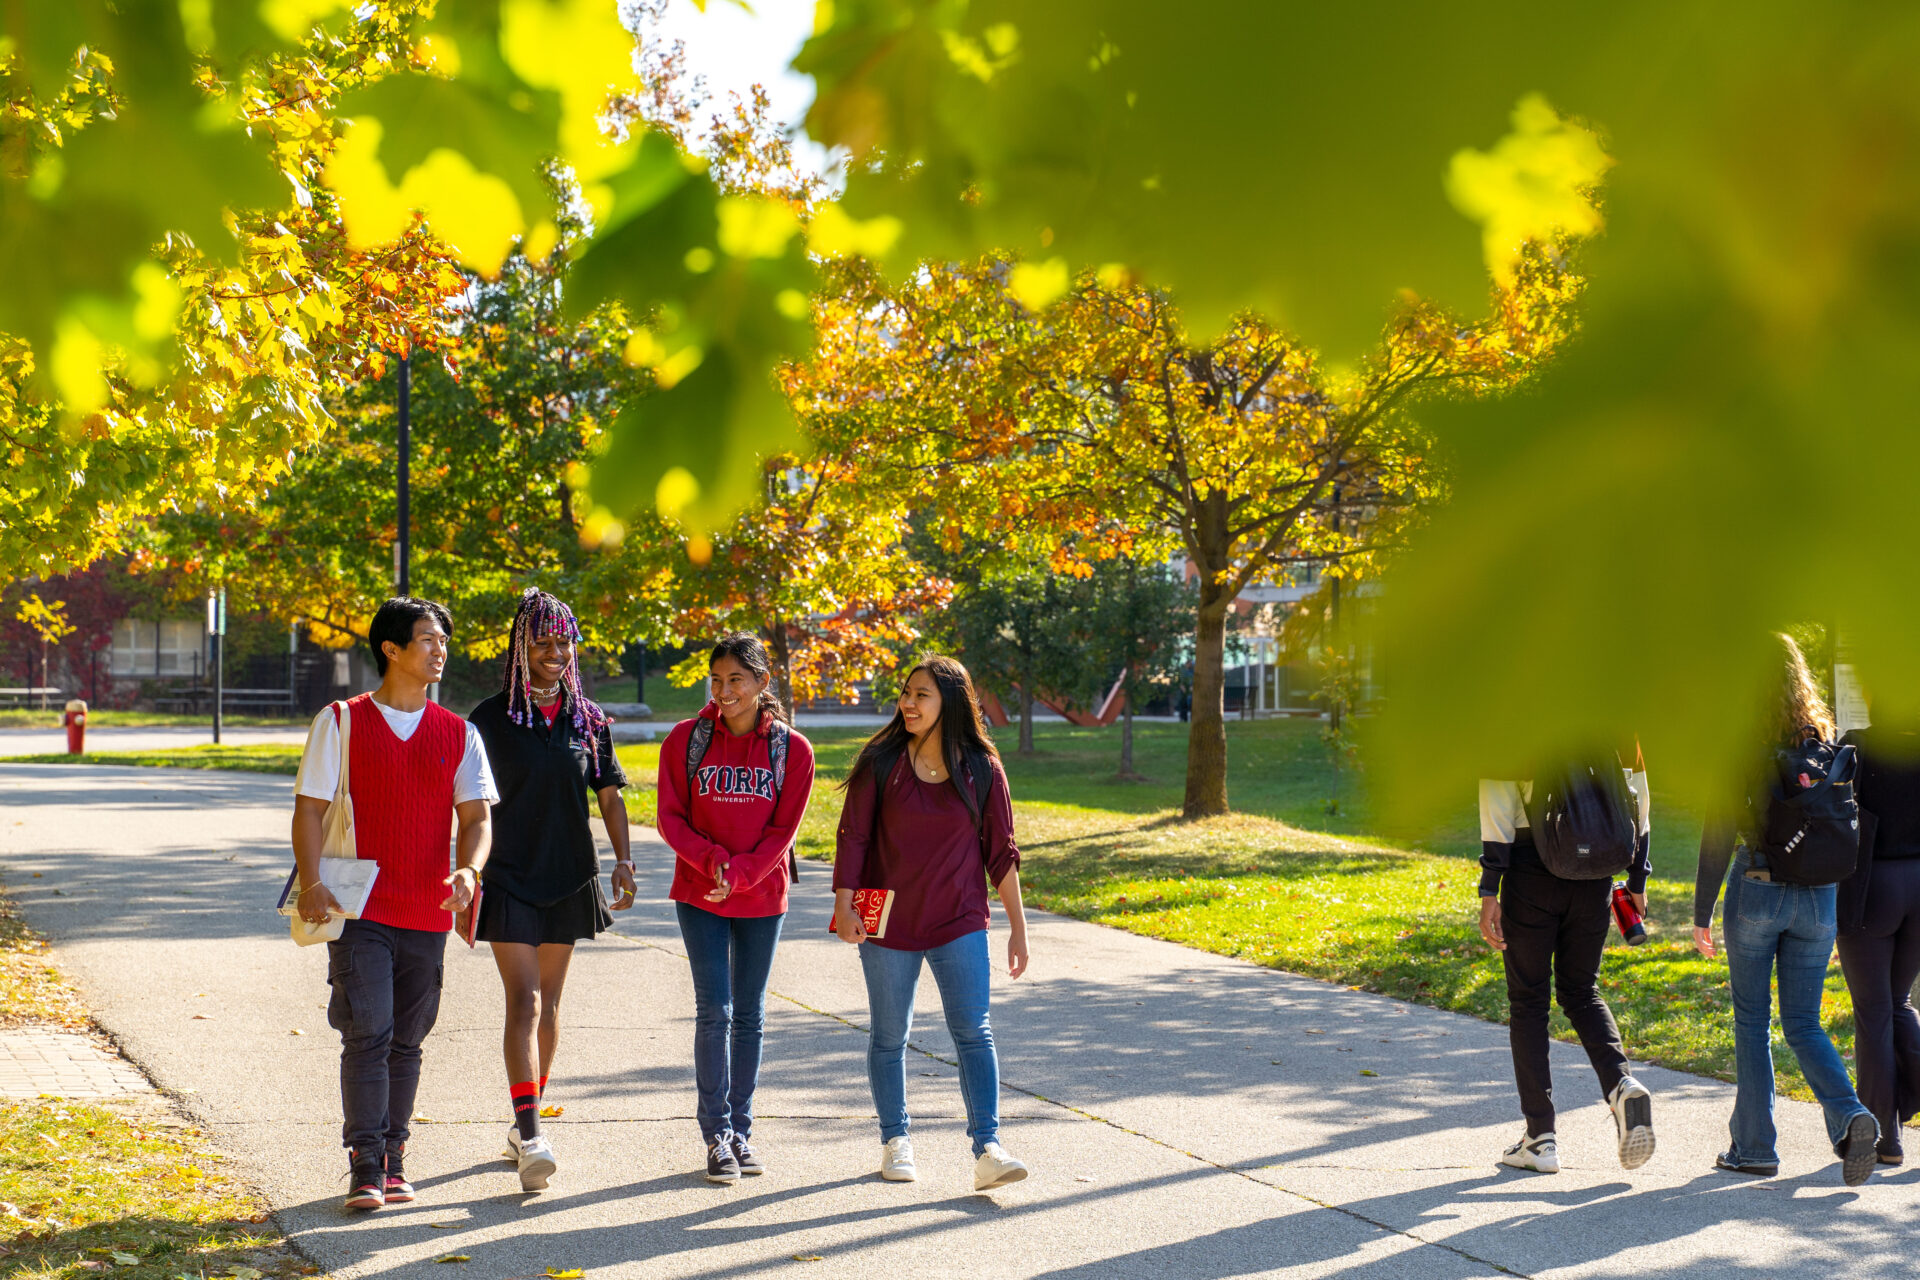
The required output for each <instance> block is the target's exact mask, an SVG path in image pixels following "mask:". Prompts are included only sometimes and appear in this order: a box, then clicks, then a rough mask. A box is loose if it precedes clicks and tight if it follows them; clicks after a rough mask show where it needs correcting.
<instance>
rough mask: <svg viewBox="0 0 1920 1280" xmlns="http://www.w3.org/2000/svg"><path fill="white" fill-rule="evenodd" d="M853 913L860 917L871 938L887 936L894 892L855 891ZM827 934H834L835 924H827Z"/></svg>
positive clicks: (888, 890) (830, 922)
mask: <svg viewBox="0 0 1920 1280" xmlns="http://www.w3.org/2000/svg"><path fill="white" fill-rule="evenodd" d="M853 913H854V914H855V915H857V916H859V917H860V923H861V924H862V925H864V926H866V930H867V936H868V937H869V938H884V937H886V936H887V917H888V916H890V915H892V914H893V890H891V889H855V890H854V891H853ZM827 932H828V933H832V932H833V922H832V921H831V920H829V921H828V922H827Z"/></svg>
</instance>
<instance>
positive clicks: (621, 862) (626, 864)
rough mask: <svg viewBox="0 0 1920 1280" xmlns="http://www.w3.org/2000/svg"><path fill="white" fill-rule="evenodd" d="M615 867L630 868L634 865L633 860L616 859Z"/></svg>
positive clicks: (614, 861)
mask: <svg viewBox="0 0 1920 1280" xmlns="http://www.w3.org/2000/svg"><path fill="white" fill-rule="evenodd" d="M613 865H614V866H616V867H630V866H632V865H633V859H632V858H615V859H614V860H613Z"/></svg>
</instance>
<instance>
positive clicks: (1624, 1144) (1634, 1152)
mask: <svg viewBox="0 0 1920 1280" xmlns="http://www.w3.org/2000/svg"><path fill="white" fill-rule="evenodd" d="M1607 1107H1608V1109H1609V1110H1611V1111H1612V1112H1613V1127H1614V1131H1615V1132H1616V1133H1618V1134H1619V1136H1620V1167H1621V1168H1622V1169H1638V1168H1639V1167H1640V1166H1641V1165H1643V1164H1645V1163H1646V1162H1647V1161H1648V1159H1650V1158H1651V1157H1652V1155H1653V1095H1652V1094H1651V1093H1648V1092H1647V1086H1645V1085H1643V1084H1641V1083H1640V1082H1639V1081H1638V1080H1635V1079H1634V1078H1633V1077H1632V1076H1625V1077H1622V1078H1621V1081H1620V1083H1619V1084H1617V1085H1615V1086H1613V1092H1612V1093H1610V1094H1608V1095H1607Z"/></svg>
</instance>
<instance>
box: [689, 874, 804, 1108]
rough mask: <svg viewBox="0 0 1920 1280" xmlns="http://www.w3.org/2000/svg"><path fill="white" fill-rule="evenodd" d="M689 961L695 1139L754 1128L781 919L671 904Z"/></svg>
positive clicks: (782, 918) (782, 916)
mask: <svg viewBox="0 0 1920 1280" xmlns="http://www.w3.org/2000/svg"><path fill="white" fill-rule="evenodd" d="M673 905H674V908H675V910H676V912H677V914H678V915H679V917H680V939H681V941H682V942H684V943H685V944H686V948H687V959H688V960H689V961H691V962H692V964H693V1075H694V1080H695V1082H696V1084H697V1085H698V1087H699V1091H700V1107H699V1113H698V1114H699V1119H700V1136H701V1137H702V1138H705V1139H706V1140H707V1142H708V1144H709V1145H711V1144H712V1143H713V1142H714V1140H715V1139H717V1138H719V1137H720V1135H721V1134H723V1133H728V1132H732V1133H737V1134H739V1135H740V1136H741V1137H743V1138H744V1137H746V1136H747V1135H748V1134H750V1133H751V1132H752V1131H753V1088H754V1086H755V1085H757V1084H758V1083H759V1082H760V1041H761V1032H762V1030H763V1028H764V1027H765V1025H766V1015H767V975H768V974H769V973H770V972H772V970H773V949H774V948H775V947H777V946H778V945H779V944H780V925H781V923H782V922H783V921H785V920H786V916H785V915H777V916H748V917H745V918H740V919H734V918H729V917H727V916H719V915H715V914H714V913H713V912H711V911H702V910H701V909H700V908H699V907H696V906H693V905H692V904H690V903H685V902H676V903H674V904H673Z"/></svg>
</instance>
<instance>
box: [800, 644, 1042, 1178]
mask: <svg viewBox="0 0 1920 1280" xmlns="http://www.w3.org/2000/svg"><path fill="white" fill-rule="evenodd" d="M845 785H846V796H847V798H846V803H845V805H844V806H843V807H842V809H841V812H840V831H839V838H838V844H837V847H836V849H835V853H834V863H833V889H834V909H833V927H834V931H835V932H836V933H838V934H839V935H840V937H841V939H842V940H844V941H846V942H849V943H853V944H855V945H857V946H859V948H860V968H861V971H862V972H863V974H864V975H865V977H866V981H867V1004H868V1009H869V1013H870V1016H871V1018H872V1022H873V1033H872V1039H871V1041H870V1042H869V1044H868V1048H867V1080H868V1083H869V1084H870V1085H871V1086H872V1088H873V1106H874V1111H875V1112H876V1113H877V1115H878V1116H879V1120H880V1142H881V1151H880V1176H881V1177H882V1178H884V1179H886V1180H887V1181H889V1182H912V1181H914V1180H915V1179H916V1178H917V1177H918V1176H919V1175H918V1171H917V1169H916V1168H915V1165H914V1160H913V1141H912V1139H911V1137H910V1136H909V1134H908V1130H909V1128H910V1126H911V1121H910V1120H909V1118H908V1116H907V1072H906V1050H907V1036H908V1035H909V1034H911V1032H912V1030H913V995H914V989H915V988H916V987H917V986H918V985H919V981H920V966H921V963H922V962H923V961H924V962H925V963H926V965H927V967H928V968H930V969H932V970H933V980H934V982H935V983H937V984H938V985H939V988H940V1005H941V1008H942V1009H943V1010H944V1011H945V1013H946V1016H947V1030H948V1031H949V1032H950V1033H951V1034H952V1036H953V1045H954V1049H955V1051H956V1053H957V1054H958V1057H959V1059H960V1095H961V1098H962V1099H963V1100H964V1101H965V1103H966V1107H967V1137H968V1138H969V1139H970V1140H971V1141H972V1143H973V1154H974V1166H973V1188H974V1190H975V1191H991V1190H993V1189H994V1188H996V1187H1002V1186H1005V1185H1007V1184H1008V1183H1012V1182H1018V1181H1020V1180H1021V1179H1022V1178H1025V1177H1026V1176H1027V1166H1026V1165H1025V1164H1023V1163H1022V1162H1021V1161H1019V1160H1016V1159H1014V1158H1013V1157H1012V1156H1011V1155H1009V1154H1008V1153H1007V1149H1006V1147H1005V1146H1003V1145H1002V1144H1001V1142H1000V1058H999V1054H998V1051H997V1050H996V1049H995V1047H994V1043H993V1028H992V1025H991V1024H990V1022H989V1018H988V1005H989V1002H990V979H991V974H992V968H993V966H992V961H991V960H990V959H989V957H988V948H987V928H988V925H989V924H990V918H989V909H988V905H987V885H988V883H989V882H991V883H992V884H993V885H994V886H995V888H997V889H998V890H999V893H1000V903H1001V905H1002V906H1003V907H1004V908H1005V909H1006V913H1007V924H1008V938H1007V969H1008V972H1009V974H1010V975H1011V976H1012V977H1015V978H1018V977H1019V976H1020V975H1021V974H1022V973H1023V972H1025V971H1026V967H1027V918H1026V913H1025V912H1024V910H1023V909H1022V907H1021V902H1020V850H1019V849H1018V848H1017V847H1016V846H1015V845H1014V842H1013V800H1012V797H1011V796H1010V794H1009V793H1008V790H1007V775H1006V773H1005V772H1004V771H1003V770H1002V769H1001V767H1000V757H999V755H998V754H997V753H996V752H995V751H994V748H993V740H992V739H991V738H989V737H988V736H987V733H986V728H985V726H984V725H983V724H982V723H981V720H980V706H979V702H978V700H977V699H976V698H975V696H974V692H973V681H972V679H971V678H970V677H969V676H968V675H967V669H966V668H965V667H963V666H961V665H960V664H959V663H958V662H955V661H954V660H953V659H951V658H942V657H930V658H926V659H924V660H922V661H921V662H920V663H918V664H917V665H915V666H914V668H913V669H912V670H911V671H910V672H908V673H907V678H906V680H905V681H904V682H903V685H902V688H901V692H900V701H899V705H898V707H897V708H896V710H895V712H894V716H893V719H892V720H891V721H889V722H888V723H887V725H886V727H885V728H883V729H881V730H880V732H878V733H876V734H875V735H874V736H873V737H872V738H871V739H870V740H869V741H868V742H867V744H866V746H865V747H863V748H862V749H861V751H860V755H859V757H858V758H857V759H856V760H855V761H854V764H853V769H852V771H851V772H850V773H849V774H848V775H847V782H846V784H845ZM862 890H865V891H868V892H867V894H865V895H863V896H866V897H871V896H872V895H873V894H874V893H875V892H876V891H877V892H878V893H880V894H882V895H886V894H890V895H891V898H890V899H888V900H886V902H885V905H884V906H883V907H881V908H878V909H875V908H872V907H865V908H863V906H862V905H861V904H860V903H857V902H856V900H855V894H856V893H857V892H859V891H862Z"/></svg>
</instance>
